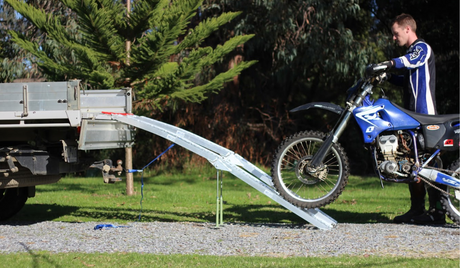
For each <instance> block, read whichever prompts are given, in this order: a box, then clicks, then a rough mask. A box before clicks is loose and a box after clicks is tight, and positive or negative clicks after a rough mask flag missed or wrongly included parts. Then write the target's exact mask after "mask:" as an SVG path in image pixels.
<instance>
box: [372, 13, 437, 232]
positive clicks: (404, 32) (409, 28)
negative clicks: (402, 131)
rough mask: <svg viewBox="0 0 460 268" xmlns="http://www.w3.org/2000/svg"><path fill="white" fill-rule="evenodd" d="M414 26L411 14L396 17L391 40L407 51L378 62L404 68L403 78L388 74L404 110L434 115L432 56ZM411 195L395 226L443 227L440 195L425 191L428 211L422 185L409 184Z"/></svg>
mask: <svg viewBox="0 0 460 268" xmlns="http://www.w3.org/2000/svg"><path fill="white" fill-rule="evenodd" d="M416 30H417V24H416V22H415V20H414V18H412V16H411V15H408V14H404V13H403V14H401V15H399V16H397V17H396V18H395V19H394V20H393V22H392V26H391V32H392V34H393V40H394V41H395V42H396V43H397V44H398V45H399V46H404V47H406V48H407V52H406V54H405V55H403V56H401V57H399V58H394V59H391V60H390V61H386V62H383V63H380V64H379V65H385V66H387V69H389V68H392V67H394V68H397V69H405V75H401V76H398V75H388V81H390V82H391V83H393V84H395V85H399V86H403V87H404V88H405V90H404V96H403V99H404V107H405V108H406V109H409V110H411V111H415V112H417V113H423V114H436V99H435V88H436V86H435V84H436V68H435V57H434V53H433V51H432V49H431V47H430V46H429V45H428V44H427V43H425V41H424V40H422V39H419V38H418V37H417V34H416ZM409 192H410V194H411V208H410V210H409V211H408V212H407V213H405V214H403V215H400V216H397V217H395V218H394V222H395V223H403V222H404V223H416V224H444V223H445V222H446V219H445V218H446V217H445V211H444V210H443V209H442V205H441V202H440V199H441V193H440V192H439V191H438V190H436V189H433V188H432V187H429V188H428V194H429V203H430V208H429V210H428V211H426V210H425V195H426V190H425V183H424V182H423V181H420V182H418V183H410V184H409Z"/></svg>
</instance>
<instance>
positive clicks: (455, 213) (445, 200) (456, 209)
mask: <svg viewBox="0 0 460 268" xmlns="http://www.w3.org/2000/svg"><path fill="white" fill-rule="evenodd" d="M448 169H449V170H453V171H454V174H453V175H452V176H454V177H455V178H457V179H458V178H460V159H457V161H455V162H453V163H452V164H451V165H450V166H449V167H448ZM447 192H448V193H450V194H452V195H453V196H450V195H446V194H444V195H443V197H442V198H441V204H442V206H443V209H444V210H445V211H446V215H447V216H448V217H449V218H450V219H451V220H452V221H453V222H455V223H456V224H460V200H459V199H458V198H459V196H460V190H458V189H455V188H453V187H449V186H447ZM456 192H457V193H456Z"/></svg>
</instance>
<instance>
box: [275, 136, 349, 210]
mask: <svg viewBox="0 0 460 268" xmlns="http://www.w3.org/2000/svg"><path fill="white" fill-rule="evenodd" d="M325 138H326V134H325V133H323V132H317V131H305V132H299V133H296V134H294V135H292V136H290V137H289V138H287V139H285V140H284V141H283V142H282V143H281V145H280V146H279V147H278V149H277V151H276V153H275V157H274V159H273V163H272V169H271V173H272V179H273V184H274V185H275V188H276V189H277V190H278V192H279V194H280V195H281V196H282V197H283V198H284V199H285V200H287V201H288V202H290V203H291V204H293V205H295V206H297V207H300V208H317V207H322V206H324V205H327V204H329V203H331V202H332V201H334V200H336V199H337V198H338V197H339V195H340V194H341V193H342V191H343V189H344V188H345V185H346V184H347V182H348V175H349V165H348V158H347V156H346V154H345V151H344V150H343V148H342V147H341V146H340V144H339V143H335V144H333V145H332V148H331V149H330V150H329V152H328V153H327V154H326V157H325V159H324V161H323V166H322V167H321V168H319V169H317V170H311V169H310V168H309V162H310V161H311V159H312V157H313V156H314V155H315V153H316V152H317V151H318V150H319V148H320V147H321V144H322V143H323V141H324V139H325Z"/></svg>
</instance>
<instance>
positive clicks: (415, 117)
mask: <svg viewBox="0 0 460 268" xmlns="http://www.w3.org/2000/svg"><path fill="white" fill-rule="evenodd" d="M384 73H385V69H384V68H383V69H382V66H377V65H369V66H368V67H367V68H366V76H365V77H364V78H362V79H360V80H359V81H358V82H357V83H356V85H355V86H353V87H351V88H350V89H349V90H348V93H349V95H348V98H347V101H346V106H345V108H342V107H340V106H338V105H335V104H332V103H325V102H315V103H307V104H304V105H302V106H299V107H297V108H295V109H293V110H291V112H298V111H303V110H308V109H314V108H315V109H323V110H326V111H329V112H334V113H337V114H339V115H340V117H339V120H338V121H337V123H336V124H335V126H334V128H333V129H332V130H331V131H330V132H329V133H323V132H319V131H302V132H299V133H296V134H294V135H292V136H290V137H288V138H286V139H285V140H284V141H283V142H282V143H281V145H280V146H279V147H278V149H277V151H276V153H275V157H274V159H273V164H272V170H271V171H272V178H273V183H274V185H275V187H276V189H277V190H278V192H279V193H280V195H281V196H283V197H284V198H285V199H286V200H287V201H289V202H291V203H292V204H294V205H296V206H298V207H302V208H316V207H321V206H324V205H326V204H329V203H331V202H332V201H334V200H336V199H337V198H338V196H339V195H340V194H341V193H342V191H343V189H344V187H345V185H346V184H347V182H348V175H349V163H348V158H347V155H346V153H345V151H344V149H343V148H342V146H341V145H340V144H339V143H338V140H339V137H340V136H341V134H342V133H343V132H344V131H345V129H346V126H347V124H348V122H349V120H350V119H351V118H352V117H354V118H355V120H356V121H357V123H358V125H359V127H360V130H361V131H362V134H363V137H364V144H365V146H366V147H367V148H368V149H369V150H370V152H371V155H372V158H373V161H372V162H373V163H374V168H375V171H376V173H377V174H378V176H379V177H380V180H381V181H389V182H406V183H413V182H417V181H418V180H423V181H425V182H426V184H428V185H430V186H431V187H434V188H435V189H438V190H439V191H441V192H442V193H443V194H442V197H441V203H442V205H443V208H444V209H445V210H446V214H447V215H448V216H449V218H451V219H452V221H454V222H456V223H457V224H460V211H459V199H460V179H459V178H460V159H457V160H456V161H454V162H453V163H452V164H451V165H450V166H449V167H448V168H447V169H443V166H442V161H441V158H440V155H441V153H443V152H445V151H457V152H458V150H459V137H460V124H459V121H460V120H459V117H460V116H459V115H458V114H447V115H426V114H419V113H415V112H411V111H409V110H406V109H403V108H401V107H399V106H398V105H396V104H394V103H392V102H391V101H389V100H388V99H386V98H380V99H378V100H375V101H374V100H371V99H370V95H371V94H372V89H373V88H374V87H375V86H376V85H377V84H379V83H380V82H382V79H379V78H381V77H384V75H383V74H384Z"/></svg>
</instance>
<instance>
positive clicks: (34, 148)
mask: <svg viewBox="0 0 460 268" xmlns="http://www.w3.org/2000/svg"><path fill="white" fill-rule="evenodd" d="M131 108H132V96H131V90H130V89H113V90H82V89H81V87H80V81H78V80H72V81H67V82H33V83H4V84H0V220H5V219H7V218H10V217H11V216H13V215H15V214H16V213H17V212H18V211H20V210H21V208H22V207H23V206H24V204H25V203H26V201H27V199H28V198H29V197H33V196H35V186H36V185H41V184H48V183H55V182H57V181H59V179H60V178H61V176H62V175H63V174H68V173H76V172H81V171H84V170H86V169H87V168H88V167H89V166H90V165H92V164H93V163H94V159H92V158H91V157H90V156H89V155H88V154H87V153H86V152H87V151H88V150H98V149H114V148H124V147H130V146H132V145H133V142H134V134H135V132H134V128H133V127H132V126H129V125H127V124H124V123H120V122H118V121H114V120H104V121H100V120H99V121H97V120H94V118H95V116H96V115H97V114H100V113H101V111H110V112H117V113H120V112H122V113H130V112H131ZM104 164H105V166H106V167H107V166H108V165H107V164H108V163H107V162H106V163H103V165H104ZM119 164H120V163H119ZM106 170H108V171H110V170H112V171H113V170H119V171H121V170H122V168H121V166H120V165H119V166H118V167H113V166H109V169H106ZM104 174H106V177H107V179H108V178H109V177H110V176H113V175H112V174H109V172H106V173H104Z"/></svg>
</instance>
